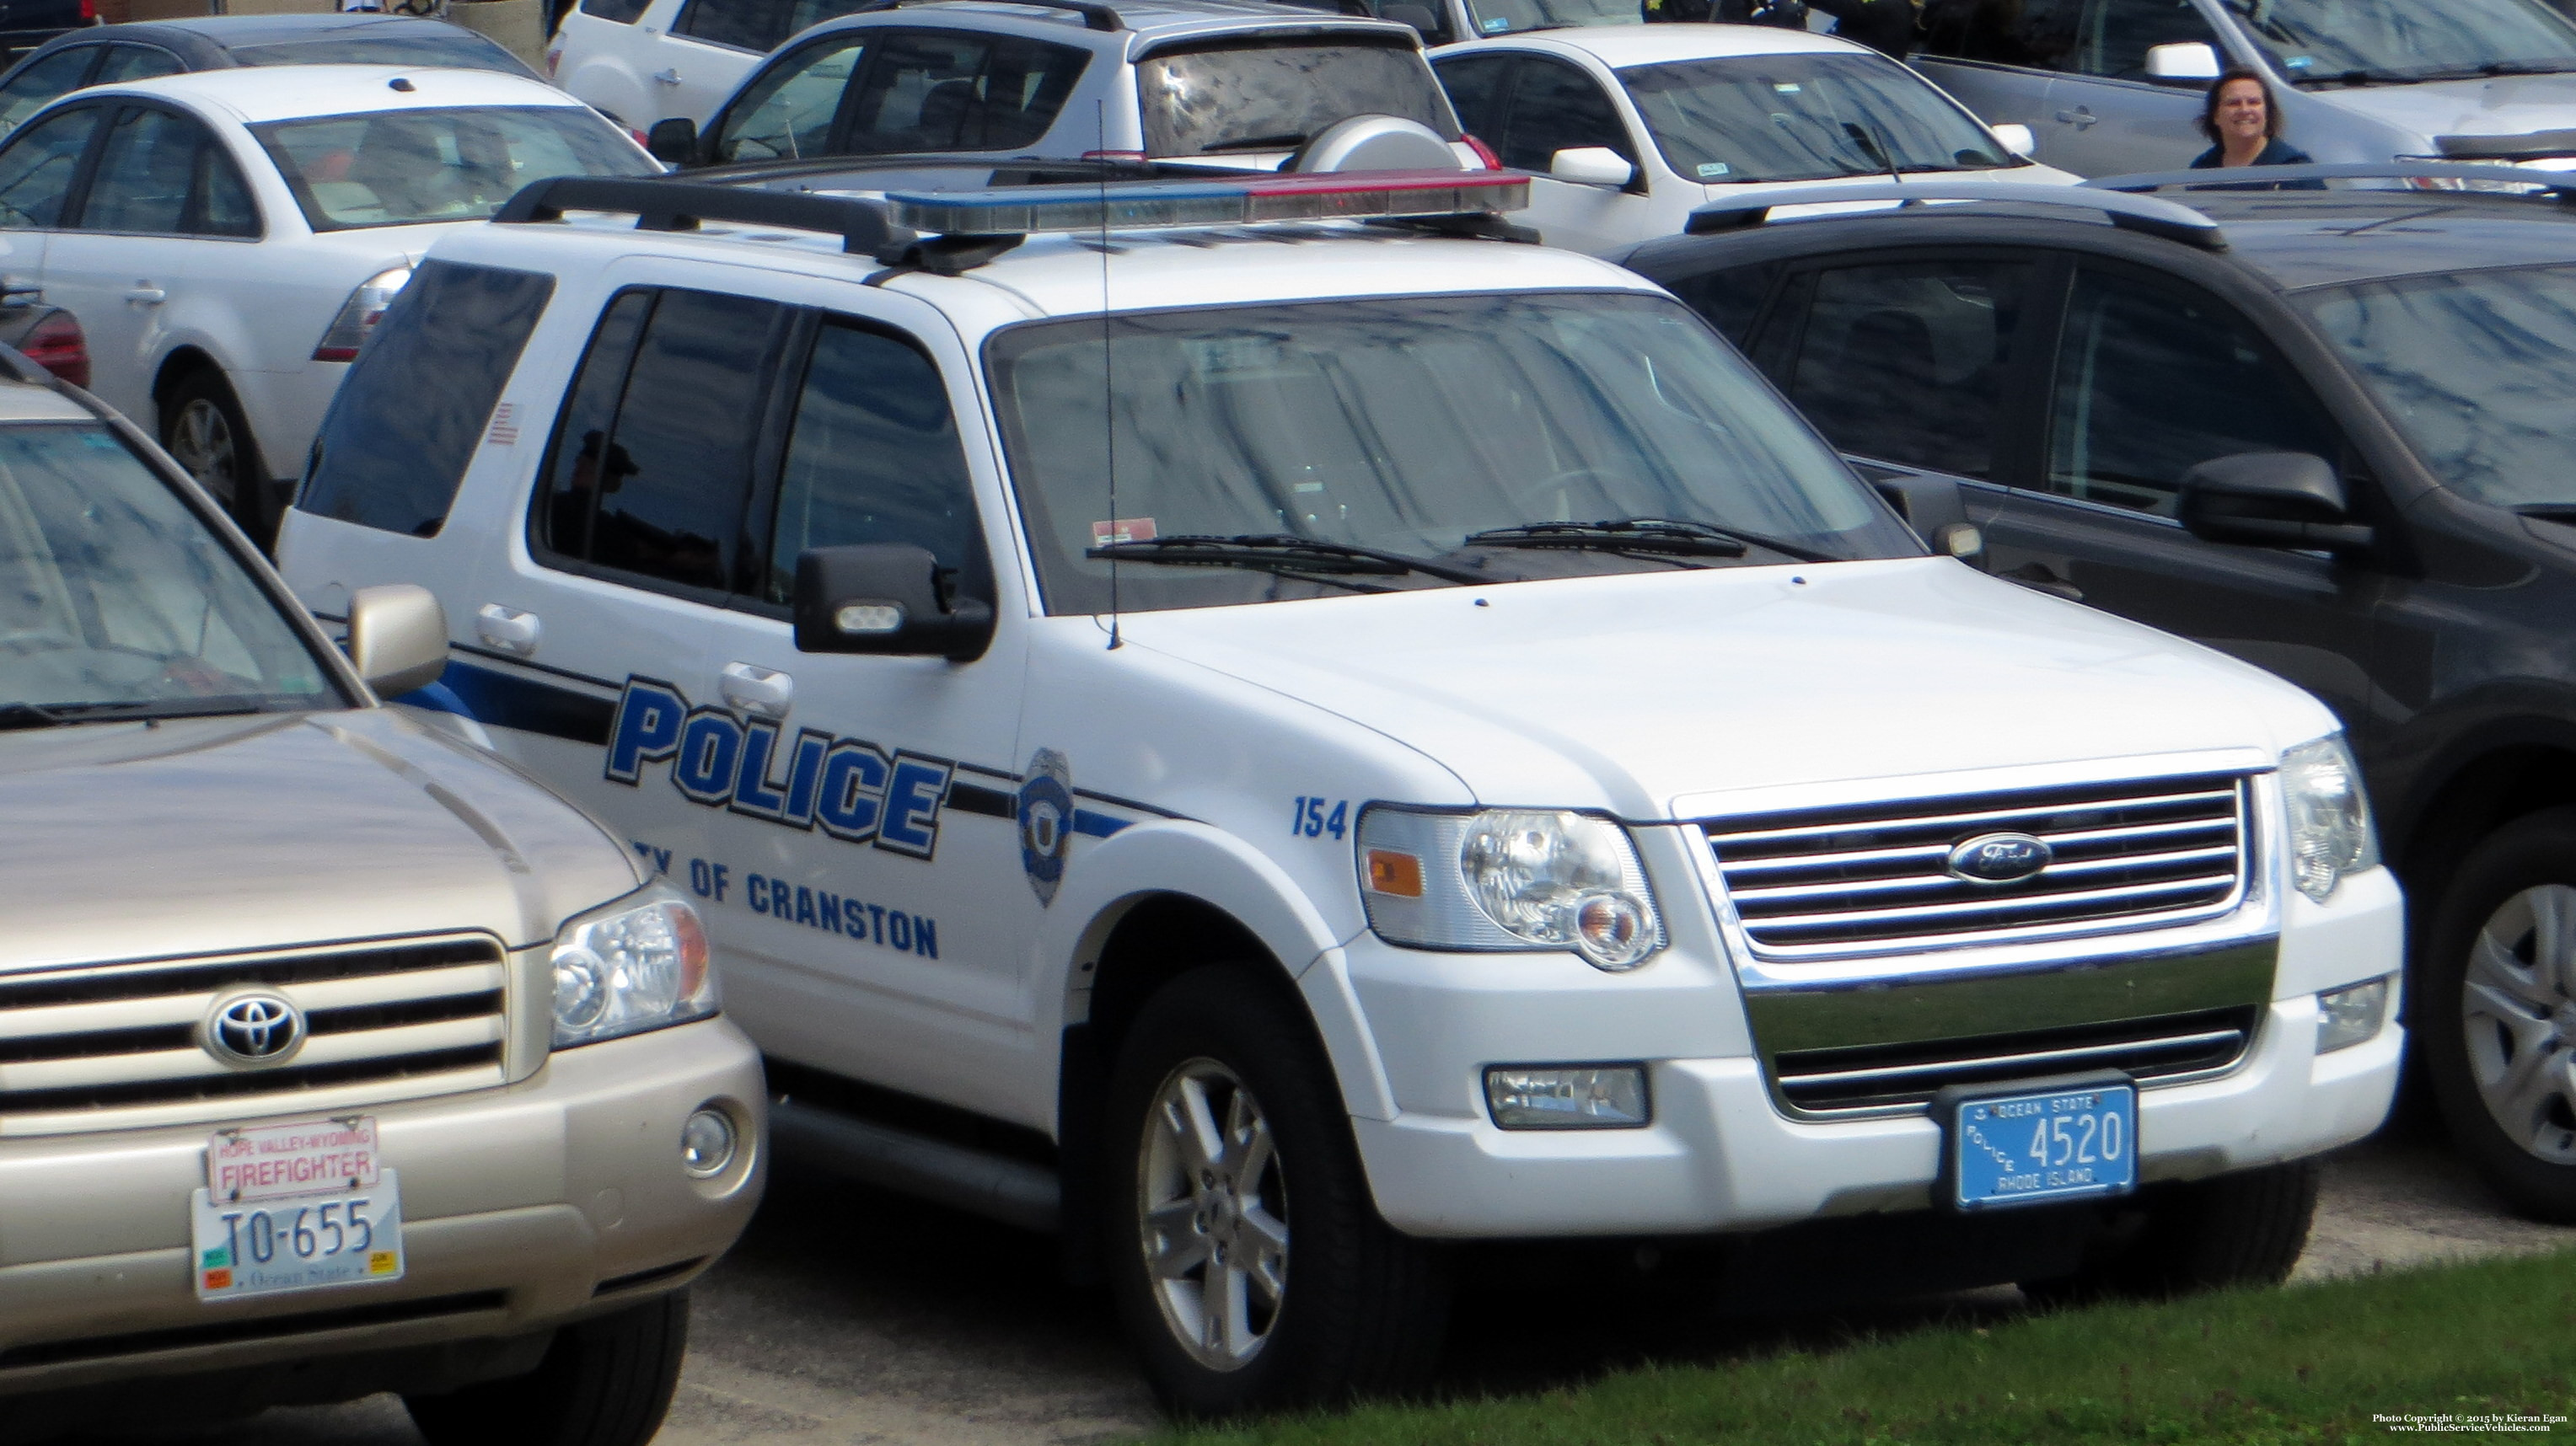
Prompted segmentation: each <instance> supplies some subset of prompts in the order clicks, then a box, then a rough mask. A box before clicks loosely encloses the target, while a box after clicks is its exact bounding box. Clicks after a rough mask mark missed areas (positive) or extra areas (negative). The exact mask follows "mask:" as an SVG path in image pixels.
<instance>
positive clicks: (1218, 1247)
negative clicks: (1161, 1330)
mask: <svg viewBox="0 0 2576 1446" xmlns="http://www.w3.org/2000/svg"><path fill="white" fill-rule="evenodd" d="M1144 1143H1145V1148H1144V1149H1143V1150H1141V1151H1139V1152H1138V1156H1137V1165H1136V1203H1137V1223H1138V1226H1139V1232H1140V1234H1141V1236H1142V1239H1141V1242H1140V1243H1141V1245H1142V1246H1143V1249H1144V1253H1145V1272H1146V1278H1147V1281H1148V1282H1149V1284H1150V1287H1151V1290H1152V1293H1153V1296H1154V1300H1155V1303H1156V1304H1158V1305H1160V1306H1161V1307H1162V1311H1163V1323H1164V1325H1165V1326H1166V1327H1168V1328H1169V1329H1170V1331H1171V1333H1172V1338H1173V1340H1175V1341H1176V1342H1178V1343H1179V1344H1180V1345H1181V1346H1182V1348H1183V1349H1185V1350H1187V1351H1188V1352H1189V1353H1190V1355H1191V1357H1192V1358H1193V1359H1195V1360H1197V1361H1198V1362H1199V1363H1200V1364H1201V1365H1203V1366H1206V1367H1208V1368H1209V1369H1211V1370H1217V1371H1233V1370H1239V1369H1241V1368H1242V1367H1244V1366H1245V1365H1248V1364H1250V1363H1251V1361H1252V1359H1253V1358H1254V1357H1255V1356H1258V1355H1259V1354H1260V1353H1261V1349H1262V1347H1263V1346H1265V1345H1267V1344H1269V1341H1270V1337H1271V1335H1272V1333H1273V1332H1274V1331H1275V1330H1276V1329H1277V1327H1278V1324H1279V1313H1280V1308H1281V1306H1283V1305H1284V1304H1285V1303H1286V1301H1287V1293H1288V1200H1287V1190H1286V1180H1285V1177H1284V1176H1283V1175H1282V1174H1281V1171H1280V1165H1279V1155H1278V1151H1277V1150H1276V1149H1275V1148H1274V1147H1273V1145H1272V1141H1271V1134H1270V1122H1269V1120H1268V1119H1267V1118H1266V1117H1265V1116H1264V1115H1263V1114H1262V1110H1261V1103H1260V1101H1258V1100H1256V1099H1254V1098H1253V1095H1252V1091H1251V1090H1249V1089H1247V1088H1246V1087H1245V1086H1244V1083H1243V1080H1242V1079H1241V1078H1240V1077H1239V1076H1237V1075H1236V1074H1235V1073H1234V1071H1232V1070H1230V1069H1228V1068H1226V1067H1225V1066H1224V1065H1222V1064H1220V1063H1218V1062H1217V1061H1215V1060H1212V1059H1193V1060H1188V1061H1186V1062H1184V1063H1183V1064H1181V1065H1180V1066H1179V1067H1178V1068H1176V1069H1174V1070H1173V1071H1172V1072H1171V1073H1170V1074H1169V1075H1167V1076H1165V1077H1164V1080H1163V1083H1162V1087H1161V1088H1159V1089H1157V1090H1156V1091H1155V1092H1154V1102H1153V1105H1152V1107H1151V1109H1150V1110H1149V1111H1148V1113H1147V1116H1146V1120H1145V1142H1144Z"/></svg>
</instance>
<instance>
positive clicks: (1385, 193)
mask: <svg viewBox="0 0 2576 1446" xmlns="http://www.w3.org/2000/svg"><path fill="white" fill-rule="evenodd" d="M886 202H887V204H888V205H889V206H890V207H891V208H892V209H893V212H894V221H895V224H897V225H900V226H909V227H912V228H913V229H915V230H917V231H925V232H935V233H941V234H945V235H982V236H992V235H1008V234H1015V233H1016V234H1023V235H1025V234H1027V233H1030V232H1036V231H1099V230H1109V231H1129V230H1138V229H1143V228H1148V227H1163V226H1238V225H1243V224H1245V223H1248V222H1255V221H1340V220H1372V219H1382V218H1395V217H1420V216H1471V215H1483V214H1487V213H1490V212H1495V211H1517V210H1519V209H1520V208H1522V207H1523V206H1526V205H1528V204H1529V177H1528V176H1527V175H1525V174H1523V173H1521V172H1519V171H1339V172H1327V173H1321V174H1314V175H1288V176H1259V177H1254V178H1250V179H1246V180H1232V179H1228V180H1224V181H1131V182H1117V183H1111V184H1109V185H1081V184H1073V185H1063V186H1008V187H1000V188H996V189H992V190H984V191H890V192H888V193H886Z"/></svg>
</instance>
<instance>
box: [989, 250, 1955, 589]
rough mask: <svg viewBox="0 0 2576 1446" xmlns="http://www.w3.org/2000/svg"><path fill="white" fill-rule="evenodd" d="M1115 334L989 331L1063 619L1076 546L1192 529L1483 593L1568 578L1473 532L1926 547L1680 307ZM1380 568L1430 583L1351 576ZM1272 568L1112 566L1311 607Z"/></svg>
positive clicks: (1887, 550)
mask: <svg viewBox="0 0 2576 1446" xmlns="http://www.w3.org/2000/svg"><path fill="white" fill-rule="evenodd" d="M1106 335H1107V338H1108V339H1104V325H1103V323H1102V322H1101V320H1099V319H1098V318H1084V319H1080V320H1067V321H1060V322H1040V323H1035V324H1031V325H1027V326H1022V327H1017V328H1014V329H1011V330H1008V331H1004V332H1001V333H999V334H997V335H996V336H995V337H994V339H993V340H992V341H991V342H990V343H989V344H988V350H987V361H988V366H989V369H990V372H991V375H992V380H993V392H994V396H995V399H996V410H997V411H998V412H999V414H1000V417H1001V420H1002V426H1003V433H1004V439H1005V440H1004V444H1005V446H1006V447H1007V449H1008V451H1009V455H1010V460H1011V468H1012V475H1013V477H1014V479H1015V481H1016V485H1017V488H1018V492H1019V497H1020V505H1021V506H1022V508H1023V509H1024V510H1025V513H1026V517H1027V523H1028V532H1029V536H1030V537H1031V539H1032V545H1033V550H1034V552H1035V554H1036V557H1037V563H1038V574H1039V580H1040V582H1041V584H1042V586H1043V588H1044V591H1045V595H1046V602H1047V607H1048V609H1049V611H1051V612H1056V613H1083V612H1101V611H1105V610H1107V609H1108V607H1109V605H1110V573H1109V565H1108V563H1107V562H1105V561H1103V560H1101V559H1097V558H1088V557H1086V556H1085V553H1086V551H1087V550H1089V549H1090V548H1092V547H1094V546H1096V545H1098V544H1100V543H1104V542H1117V541H1149V540H1153V539H1158V538H1160V539H1169V538H1172V537H1176V536H1189V535H1196V536H1218V537H1234V536H1243V535H1256V534H1257V535H1261V536H1265V537H1271V538H1277V537H1280V536H1282V535H1285V536H1287V537H1290V538H1296V539H1311V540H1313V541H1316V542H1320V543H1324V544H1326V545H1328V546H1340V547H1363V548H1370V549H1378V550H1383V551H1386V552H1391V553H1397V554H1402V555H1404V556H1406V557H1409V558H1425V559H1427V558H1436V557H1444V556H1446V557H1449V558H1450V562H1449V564H1448V566H1450V567H1451V568H1452V569H1453V570H1454V569H1455V568H1457V567H1458V566H1461V565H1472V566H1474V567H1476V568H1479V569H1483V570H1484V572H1483V575H1484V576H1489V577H1490V578H1491V580H1493V581H1495V582H1509V581H1513V580H1515V579H1517V578H1523V577H1529V576H1544V575H1562V572H1563V566H1562V565H1561V563H1562V558H1563V554H1547V553H1544V552H1542V551H1540V550H1536V549H1511V550H1508V551H1506V550H1503V549H1485V548H1482V547H1481V546H1478V547H1471V546H1469V544H1468V539H1469V535H1470V534H1473V533H1480V532H1485V531H1488V530H1490V529H1499V528H1518V527H1528V526H1530V525H1533V524H1548V523H1589V522H1604V521H1613V520H1622V521H1624V520H1628V519H1639V518H1652V519H1669V520H1670V521H1672V522H1673V523H1675V524H1678V525H1679V526H1680V527H1685V528H1686V527H1689V526H1691V525H1693V524H1714V525H1716V526H1718V527H1723V528H1730V529H1740V530H1742V531H1745V532H1749V533H1753V534H1757V535H1760V536H1762V537H1767V538H1772V539H1778V540H1782V541H1785V542H1789V543H1791V544H1792V545H1793V546H1794V547H1796V548H1798V549H1799V550H1801V551H1808V552H1812V553H1813V554H1815V555H1819V556H1832V557H1843V558H1850V557H1865V556H1877V557H1887V556H1906V555H1913V554H1915V553H1918V552H1919V551H1920V550H1921V548H1920V544H1918V543H1916V542H1915V541H1914V540H1913V538H1912V536H1911V534H1909V533H1907V532H1906V531H1905V529H1904V527H1903V526H1902V525H1901V524H1899V523H1898V522H1896V521H1895V520H1894V519H1893V518H1892V517H1890V516H1889V515H1888V513H1887V512H1886V511H1885V510H1884V509H1883V508H1881V507H1880V506H1879V505H1878V504H1877V503H1876V501H1875V500H1874V499H1872V498H1871V497H1870V496H1869V495H1868V493H1867V492H1866V491H1865V490H1864V489H1863V488H1862V486H1861V484H1860V483H1859V482H1858V481H1857V480H1856V479H1855V478H1854V477H1853V476H1852V474H1851V472H1850V470H1849V469H1848V468H1847V467H1845V466H1844V465H1843V463H1842V461H1841V460H1840V459H1839V458H1838V457H1836V456H1835V455H1834V454H1833V452H1832V451H1831V450H1830V449H1828V448H1827V447H1826V446H1825V444H1824V442H1823V441H1822V440H1821V439H1820V438H1818V437H1817V436H1816V434H1815V433H1814V432H1813V431H1811V430H1810V429H1809V428H1808V427H1807V425H1806V424H1805V423H1804V422H1803V421H1801V420H1799V418H1798V417H1797V416H1796V414H1794V413H1792V412H1791V411H1790V410H1789V409H1788V407H1787V406H1785V405H1784V404H1783V403H1781V401H1780V400H1779V399H1778V397H1777V396H1776V395H1775V394H1774V393H1773V392H1772V391H1771V389H1770V388H1769V387H1768V386H1767V385H1766V384H1764V382H1763V381H1762V380H1761V378H1760V377H1759V376H1758V375H1756V374H1755V373H1754V371H1753V369H1752V368H1751V367H1749V366H1748V365H1746V364H1745V362H1744V360H1743V358H1742V357H1740V356H1738V355H1737V354H1736V353H1735V352H1734V351H1732V350H1730V349H1729V348H1728V347H1727V346H1726V345H1725V344H1724V343H1723V342H1721V341H1719V340H1718V338H1717V336H1716V334H1715V333H1713V332H1711V331H1710V330H1709V329H1708V327H1707V325H1706V324H1705V323H1703V322H1701V321H1700V319H1699V318H1698V317H1697V316H1695V315H1693V314H1692V313H1691V312H1689V311H1688V310H1686V309H1685V308H1683V307H1682V306H1681V305H1680V304H1678V303H1676V302H1674V301H1672V300H1670V299H1669V298H1665V297H1661V296H1645V295H1639V294H1635V293H1625V292H1610V293H1573V294H1554V293H1517V294H1501V295H1496V294H1490V293H1489V294H1481V295H1468V296H1407V297H1389V298H1370V299H1363V300H1342V301H1319V302H1302V303H1297V304H1293V305H1270V306H1257V307H1232V308H1210V309H1191V310H1182V311H1169V312H1157V313H1147V314H1142V315H1128V316H1121V317H1117V318H1115V319H1114V321H1113V322H1112V323H1110V324H1109V326H1108V327H1107V329H1106ZM1104 406H1105V410H1106V415H1105V416H1104V415H1103V412H1104ZM1112 457H1114V458H1115V460H1116V470H1115V473H1114V476H1115V483H1116V494H1115V499H1114V501H1113V498H1112V493H1111V481H1112V476H1113V473H1112V471H1111V469H1110V465H1109V464H1110V460H1111V458H1112ZM1723 546H1724V544H1723V543H1721V544H1719V548H1720V549H1722V548H1723ZM1640 551H1641V552H1645V551H1648V549H1642V548H1641V549H1640ZM1462 559H1464V560H1465V562H1464V563H1462V561H1461V560H1462ZM1783 560H1785V558H1784V557H1783V555H1782V554H1780V553H1778V552H1776V551H1770V550H1765V549H1762V548H1760V547H1748V548H1745V549H1743V550H1742V551H1741V554H1740V556H1727V555H1723V554H1722V553H1721V555H1718V556H1715V557H1713V558H1712V557H1706V556H1703V557H1701V558H1699V559H1696V560H1694V561H1690V562H1676V561H1675V560H1673V559H1672V558H1670V557H1665V558H1660V559H1659V558H1655V557H1649V556H1630V557H1622V556H1619V555H1617V554H1616V553H1615V551H1614V552H1610V553H1609V554H1608V555H1607V558H1606V561H1605V560H1604V554H1603V553H1601V552H1591V553H1587V554H1586V555H1585V558H1584V562H1583V566H1585V567H1586V568H1588V569H1589V570H1592V571H1601V570H1605V569H1608V570H1631V569H1660V568H1668V567H1673V566H1677V565H1707V564H1708V563H1710V562H1712V561H1713V562H1716V563H1728V562H1733V561H1746V562H1757V563H1760V562H1780V561H1783ZM1550 569H1555V570H1554V571H1553V572H1551V571H1550ZM1323 571H1324V572H1325V573H1327V574H1329V573H1330V571H1331V569H1330V568H1329V567H1327V568H1325V569H1323ZM1381 581H1384V582H1386V583H1388V584H1389V585H1406V586H1410V585H1418V584H1419V583H1420V581H1421V579H1420V578H1418V577H1397V578H1392V579H1361V580H1360V583H1361V586H1362V588H1363V589H1365V588H1366V587H1369V586H1374V585H1377V584H1378V583H1379V582H1381ZM1281 582H1282V580H1281V579H1279V578H1277V577H1274V576H1271V575H1267V574H1265V573H1262V572H1259V571H1251V570H1239V569H1231V568H1224V567H1213V566H1210V567H1193V566H1154V565H1150V564H1147V565H1139V564H1136V563H1133V562H1122V564H1121V568H1120V578H1119V605H1120V606H1121V607H1122V608H1133V609H1152V608H1174V607H1199V606H1212V605H1218V604H1225V603H1239V602H1253V601H1260V600H1264V599H1268V598H1275V597H1280V596H1291V595H1293V596H1313V595H1315V594H1314V591H1313V589H1312V587H1311V586H1304V585H1301V586H1300V587H1298V588H1297V589H1295V590H1293V591H1290V592H1282V591H1281V590H1280V585H1281Z"/></svg>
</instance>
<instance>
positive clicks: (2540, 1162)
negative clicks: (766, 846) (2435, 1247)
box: [2413, 808, 2576, 1224]
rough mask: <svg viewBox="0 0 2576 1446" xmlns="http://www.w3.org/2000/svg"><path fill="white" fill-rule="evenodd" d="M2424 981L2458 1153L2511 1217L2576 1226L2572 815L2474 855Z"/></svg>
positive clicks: (2424, 1003)
mask: <svg viewBox="0 0 2576 1446" xmlns="http://www.w3.org/2000/svg"><path fill="white" fill-rule="evenodd" d="M2416 980H2417V993H2416V997H2415V1002H2414V1010H2413V1012H2414V1015H2415V1017H2416V1020H2417V1021H2418V1025H2417V1029H2416V1035H2415V1042H2416V1046H2417V1048H2419V1049H2420V1050H2422V1051H2423V1056H2424V1065H2425V1074H2426V1076H2427V1082H2428V1083H2429V1084H2431V1086H2432V1090H2433V1099H2434V1103H2435V1104H2436V1105H2437V1106H2438V1107H2439V1108H2440V1110H2441V1112H2442V1122H2443V1124H2444V1125H2446V1126H2447V1127H2448V1128H2449V1130H2450V1134H2451V1140H2452V1143H2453V1144H2454V1145H2455V1146H2456V1147H2457V1148H2458V1149H2459V1151H2460V1153H2461V1155H2462V1156H2464V1157H2465V1158H2466V1159H2467V1160H2468V1162H2469V1164H2470V1166H2471V1167H2472V1168H2473V1169H2475V1170H2476V1171H2477V1172H2478V1174H2479V1175H2480V1176H2481V1177H2483V1178H2484V1179H2485V1180H2486V1182H2487V1183H2488V1184H2489V1185H2490V1186H2493V1187H2494V1189H2495V1191H2496V1193H2497V1194H2500V1195H2502V1196H2503V1197H2504V1198H2505V1199H2506V1200H2507V1201H2508V1202H2510V1203H2511V1204H2512V1205H2513V1207H2514V1208H2515V1209H2517V1210H2519V1211H2521V1212H2522V1213H2524V1214H2526V1215H2529V1216H2532V1217H2534V1218H2536V1219H2540V1220H2548V1221H2555V1222H2557V1223H2560V1224H2568V1223H2576V808H2553V809H2547V810H2544V811H2542V812H2539V813H2535V814H2530V815H2527V816H2526V817H2523V818H2519V819H2516V820H2514V821H2513V822H2512V823H2509V824H2506V825H2505V826H2504V827H2503V828H2500V829H2498V830H2496V831H2495V832H2494V833H2492V834H2490V835H2488V836H2487V837H2486V839H2484V840H2483V841H2481V842H2480V843H2479V844H2478V845H2477V847H2475V848H2473V849H2471V850H2469V853H2468V856H2467V857H2466V858H2464V859H2462V860H2461V861H2460V867H2459V870H2458V872H2456V873H2454V874H2453V875H2452V876H2451V882H2450V885H2449V887H2448V888H2446V889H2445V890H2444V891H2443V893H2442V898H2441V902H2440V903H2439V904H2438V905H2437V906H2436V907H2435V909H2434V911H2433V919H2432V925H2431V927H2430V929H2428V930H2427V931H2426V934H2425V936H2424V947H2423V948H2422V949H2421V950H2420V951H2419V952H2418V954H2417V956H2416Z"/></svg>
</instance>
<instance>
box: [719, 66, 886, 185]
mask: <svg viewBox="0 0 2576 1446" xmlns="http://www.w3.org/2000/svg"><path fill="white" fill-rule="evenodd" d="M866 45H867V41H866V37H865V36H863V35H851V36H849V37H847V38H840V37H835V38H834V39H831V40H828V41H825V42H824V43H822V44H820V45H817V46H814V47H812V48H810V49H807V50H803V51H800V52H798V53H797V54H795V55H792V56H790V57H788V58H787V59H786V60H785V61H783V62H781V63H780V64H778V65H775V66H772V67H771V68H770V71H769V73H768V74H767V75H764V76H762V77H761V78H760V79H759V80H758V81H756V82H754V83H753V85H752V87H751V88H750V89H749V90H747V91H745V92H744V93H743V97H742V103H741V105H740V106H738V107H736V108H735V109H734V110H733V113H732V114H730V115H728V116H727V117H726V118H725V127H724V133H723V135H722V136H720V137H719V138H718V139H717V141H716V159H717V160H718V161H765V160H771V159H774V158H778V157H798V156H809V155H823V154H826V153H827V147H828V146H829V145H830V143H831V139H832V117H833V116H834V115H835V114H836V113H838V112H839V110H840V108H841V94H842V92H843V91H844V90H846V89H847V88H848V86H849V83H850V77H851V76H852V75H855V74H857V73H858V68H859V58H860V56H861V55H863V54H864V53H865V51H866Z"/></svg>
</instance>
